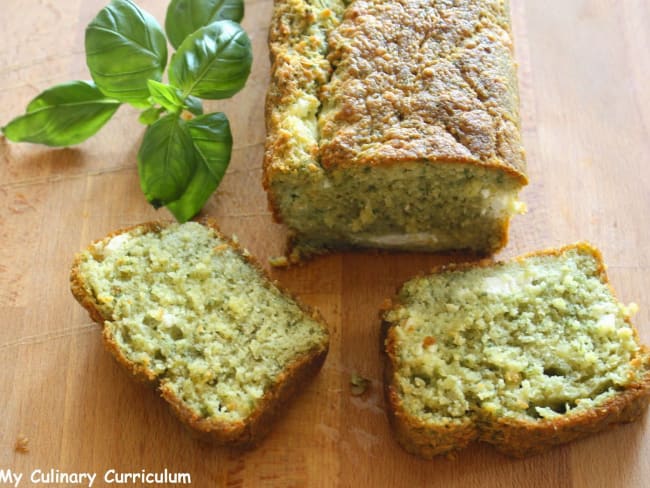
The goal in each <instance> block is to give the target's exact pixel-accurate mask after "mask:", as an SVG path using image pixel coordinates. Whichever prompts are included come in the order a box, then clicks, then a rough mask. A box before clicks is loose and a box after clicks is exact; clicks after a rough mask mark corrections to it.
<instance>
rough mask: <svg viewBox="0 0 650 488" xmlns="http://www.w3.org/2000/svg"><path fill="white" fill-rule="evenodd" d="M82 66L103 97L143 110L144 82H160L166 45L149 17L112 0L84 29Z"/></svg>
mask: <svg viewBox="0 0 650 488" xmlns="http://www.w3.org/2000/svg"><path fill="white" fill-rule="evenodd" d="M86 63H87V64H88V68H89V69H90V73H91V75H92V77H93V80H95V83H97V86H98V87H99V89H100V90H101V91H102V92H104V93H105V94H106V95H107V96H110V97H113V98H116V99H117V100H120V101H122V102H128V103H130V104H132V105H135V106H137V107H146V106H147V98H149V90H148V89H147V80H149V79H153V80H157V81H160V80H161V79H162V73H163V70H164V69H165V65H166V64H167V41H166V39H165V35H164V34H163V31H162V29H161V28H160V26H159V25H158V23H157V22H156V19H154V18H153V17H152V16H151V15H149V14H148V13H146V12H143V11H142V10H140V9H139V8H138V6H137V5H135V4H134V3H133V2H131V1H130V0H112V2H111V3H110V4H109V5H108V6H106V7H104V8H103V9H102V10H101V11H100V12H99V14H97V17H95V19H94V20H93V21H92V22H91V23H90V24H89V25H88V27H87V28H86Z"/></svg>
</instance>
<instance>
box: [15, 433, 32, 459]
mask: <svg viewBox="0 0 650 488" xmlns="http://www.w3.org/2000/svg"><path fill="white" fill-rule="evenodd" d="M28 444H29V439H28V438H27V437H25V436H24V435H22V434H20V435H19V436H18V439H16V444H15V446H14V450H15V451H16V452H19V453H21V454H27V453H28V452H29V446H28Z"/></svg>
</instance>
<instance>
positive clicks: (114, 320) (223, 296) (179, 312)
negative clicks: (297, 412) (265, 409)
mask: <svg viewBox="0 0 650 488" xmlns="http://www.w3.org/2000/svg"><path fill="white" fill-rule="evenodd" d="M80 272H81V275H82V276H83V278H84V280H85V282H86V286H87V288H88V291H89V293H91V294H92V295H93V296H94V297H95V299H96V301H97V303H99V304H100V307H101V311H102V314H103V315H104V316H105V317H110V320H107V321H106V322H105V327H106V328H108V330H109V332H110V334H111V336H112V338H113V340H114V341H115V342H116V343H117V344H118V345H119V347H120V349H121V350H122V352H123V354H124V356H125V357H126V358H127V359H128V360H129V361H132V362H133V363H136V364H138V365H141V366H144V367H147V368H149V369H150V370H151V371H153V373H154V374H155V375H156V376H157V377H158V378H159V379H161V380H163V381H164V382H165V383H166V387H167V388H171V390H172V391H173V392H174V393H175V394H176V395H177V396H178V397H179V398H181V399H182V400H183V401H184V402H185V403H186V404H188V405H189V406H190V407H191V408H192V409H193V410H194V411H196V412H197V414H199V415H200V416H202V417H206V418H217V419H223V420H238V419H241V418H244V417H246V415H247V414H249V413H250V412H252V411H253V410H255V408H256V407H257V405H258V403H259V401H260V399H261V398H262V397H263V395H264V394H265V393H266V391H267V390H268V389H269V388H270V387H271V386H272V385H273V384H274V383H275V382H277V380H278V375H279V374H280V373H281V372H283V371H284V370H285V369H286V368H287V366H288V365H289V364H291V363H292V362H294V361H295V360H296V359H298V358H300V357H301V356H303V355H305V354H307V353H308V352H310V351H313V350H315V349H320V350H322V349H323V348H324V347H326V344H327V331H326V330H325V329H324V327H323V326H322V325H320V324H319V323H318V322H317V321H316V320H314V319H313V318H311V317H310V316H308V315H307V314H305V313H304V312H303V311H302V310H301V309H300V308H299V307H298V305H297V304H296V303H295V302H294V301H293V300H291V299H290V298H288V297H287V296H285V295H284V294H282V293H281V292H280V290H278V289H277V288H276V287H275V286H274V285H272V284H270V283H269V282H268V281H267V280H266V278H265V277H263V276H262V275H261V273H260V272H259V271H258V270H257V269H256V268H254V267H253V266H251V265H250V264H249V263H248V262H247V261H246V260H245V259H243V258H242V257H241V256H240V255H239V254H238V253H236V252H235V251H234V250H233V249H232V247H231V246H230V245H228V244H227V243H226V242H225V241H224V240H222V239H220V238H219V237H217V236H216V235H215V233H214V232H213V231H212V230H211V229H209V228H208V227H205V226H203V225H200V224H197V223H192V222H190V223H186V224H183V225H178V224H173V225H170V226H169V227H166V228H163V229H162V230H160V231H157V232H145V233H143V232H142V230H141V229H137V230H135V231H131V232H130V233H126V234H120V235H117V236H115V237H113V238H112V239H110V240H107V241H106V240H105V241H102V242H101V243H99V244H97V245H96V246H95V248H94V250H93V251H92V252H86V254H85V256H84V260H83V261H82V263H81V265H80Z"/></svg>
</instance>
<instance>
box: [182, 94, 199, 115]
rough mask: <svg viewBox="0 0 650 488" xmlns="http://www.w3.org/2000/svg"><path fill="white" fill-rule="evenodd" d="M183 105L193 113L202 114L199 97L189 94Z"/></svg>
mask: <svg viewBox="0 0 650 488" xmlns="http://www.w3.org/2000/svg"><path fill="white" fill-rule="evenodd" d="M183 106H184V107H185V108H186V109H187V110H189V111H190V113H193V114H194V115H202V114H203V104H202V103H201V99H200V98H196V97H192V96H189V97H187V98H186V99H185V104H184V105H183Z"/></svg>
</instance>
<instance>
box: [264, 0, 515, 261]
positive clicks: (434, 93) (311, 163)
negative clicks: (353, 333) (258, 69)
mask: <svg viewBox="0 0 650 488" xmlns="http://www.w3.org/2000/svg"><path fill="white" fill-rule="evenodd" d="M348 3H349V5H348ZM270 52H271V60H272V75H271V84H270V88H269V92H268V96H267V102H266V122H267V134H268V135H267V140H266V151H265V164H264V185H265V187H266V189H267V191H268V195H269V202H270V206H271V208H272V209H273V211H274V215H275V216H276V218H277V219H278V220H280V221H283V222H285V223H286V224H287V226H288V227H289V228H290V230H291V232H292V233H293V240H294V244H295V248H294V251H295V252H294V253H293V255H292V257H293V258H294V259H299V258H300V256H301V255H303V254H309V253H313V252H322V251H323V250H326V249H334V248H341V247H357V246H358V247H378V248H395V249H413V250H427V251H437V250H446V249H469V250H474V251H477V252H481V253H489V252H493V251H496V250H497V249H499V248H501V247H502V246H503V245H505V243H506V240H507V232H508V223H509V219H510V217H511V216H512V215H513V214H515V213H518V212H521V211H522V210H523V204H521V203H520V202H519V201H518V199H517V195H518V192H519V191H520V189H521V188H522V186H523V185H525V184H526V183H527V177H526V173H525V160H524V152H523V149H522V147H521V141H520V128H519V113H518V89H517V79H516V73H515V66H514V62H513V52H512V36H511V32H510V20H509V10H508V5H507V1H505V0H462V1H460V2H448V1H443V0H410V1H408V2H405V1H398V0H389V1H385V0H356V1H354V2H352V3H350V2H347V1H342V0H275V9H274V13H273V19H272V24H271V30H270Z"/></svg>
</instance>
